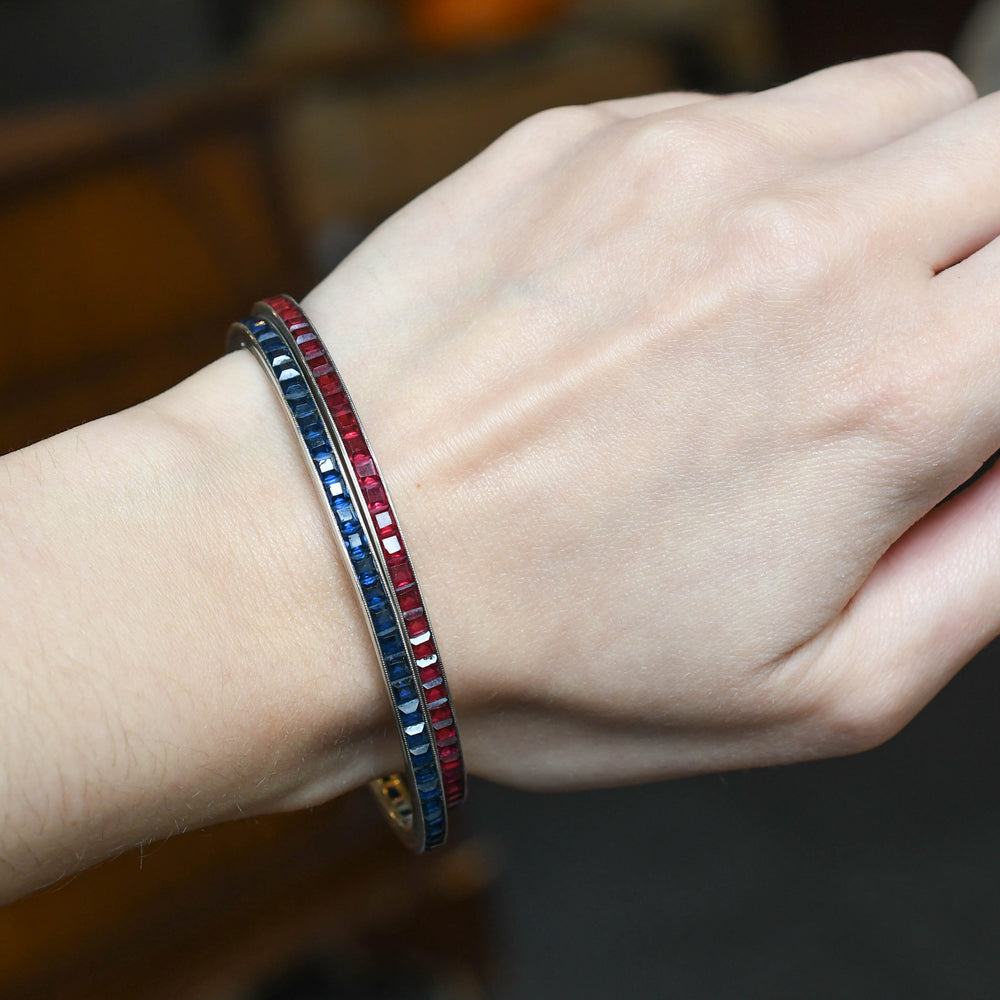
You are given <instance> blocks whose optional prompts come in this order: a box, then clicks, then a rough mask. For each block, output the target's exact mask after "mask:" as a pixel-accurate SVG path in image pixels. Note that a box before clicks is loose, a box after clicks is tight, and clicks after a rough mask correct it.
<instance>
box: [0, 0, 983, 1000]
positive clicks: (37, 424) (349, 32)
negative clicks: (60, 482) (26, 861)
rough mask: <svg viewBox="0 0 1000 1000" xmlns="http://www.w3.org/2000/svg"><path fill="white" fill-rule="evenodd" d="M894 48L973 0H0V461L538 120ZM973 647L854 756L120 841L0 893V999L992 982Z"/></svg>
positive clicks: (632, 992)
mask: <svg viewBox="0 0 1000 1000" xmlns="http://www.w3.org/2000/svg"><path fill="white" fill-rule="evenodd" d="M901 48H931V49H937V50H940V51H946V52H951V53H953V54H956V53H957V55H958V57H959V59H960V61H961V62H962V64H963V66H964V67H965V68H966V69H967V70H968V71H969V72H971V73H972V74H973V76H974V79H975V80H976V82H977V83H979V85H980V87H981V89H984V90H988V89H993V88H994V87H996V86H1000V69H998V67H1000V14H998V12H997V5H996V4H994V3H984V4H980V5H978V6H977V5H976V4H974V3H973V2H972V0H840V2H838V3H836V4H833V3H828V2H825V0H161V2H159V3H153V2H148V0H145V2H142V0H101V2H97V0H0V236H2V238H0V293H2V296H3V299H4V300H5V301H7V302H8V303H9V304H10V305H11V311H10V313H9V314H8V321H7V323H6V324H5V327H4V329H3V331H2V332H0V345H2V348H3V350H2V351H0V452H3V451H7V450H10V449H13V448H17V447H21V446H23V445H25V444H28V443H30V442H31V441H33V440H37V439H39V438H41V437H45V436H48V435H49V434H52V433H54V432H56V431H58V430H61V429H63V428H65V427H68V426H71V425H73V424H76V423H79V422H82V421H84V420H87V419H91V418H93V417H95V416H98V415H100V414H102V413H106V412H109V411H112V410H116V409H120V408H121V407H124V406H127V405H130V404H132V403H135V402H137V401H139V400H141V399H143V398H146V397H148V396H149V395H151V394H153V393H156V392H158V391H160V390H162V389H164V388H166V387H167V386H169V385H171V384H172V383H174V382H176V381H178V380H179V379H181V378H183V377H184V376H185V375H187V374H189V373H190V372H192V371H193V370H195V369H196V368H198V367H200V366H201V365H203V364H205V363H207V362H208V361H210V360H212V359H213V358H214V357H216V356H217V355H218V354H219V352H220V350H221V347H222V337H223V333H224V330H225V328H226V326H227V324H228V322H229V321H230V320H231V319H232V318H234V317H237V316H240V315H242V314H243V313H244V312H245V311H246V310H247V308H248V306H249V305H250V304H251V303H252V302H253V301H254V300H255V299H256V298H258V297H260V296H261V295H263V294H269V293H272V292H275V291H289V292H291V293H293V294H299V295H301V294H304V292H305V291H307V290H308V288H309V287H310V285H311V284H312V283H313V282H314V281H316V280H317V279H318V278H319V277H321V276H322V275H323V274H324V273H325V272H326V271H327V270H329V269H330V268H331V267H333V266H335V265H336V263H337V262H338V261H339V260H340V259H341V258H342V257H343V256H344V255H345V254H346V253H348V252H349V251H350V249H351V248H352V247H353V246H354V245H355V244H356V243H357V242H358V241H359V240H361V239H362V238H363V237H364V236H365V234H366V233H367V232H368V231H370V230H371V228H372V227H373V226H375V225H377V224H378V223H379V221H381V220H382V219H384V218H385V217H386V216H387V215H389V214H390V213H391V212H392V211H394V210H395V209H396V208H397V207H399V206H400V205H401V204H403V203H405V202H406V201H407V200H409V199H410V198H411V197H413V196H414V195H416V194H417V193H419V192H420V191H421V190H422V189H423V188H425V187H427V186H428V185H429V184H431V183H433V182H434V181H435V180H437V179H438V178H440V177H441V176H443V175H444V174H446V173H448V172H449V171H451V170H452V169H454V168H455V167H457V166H459V165H460V164H461V163H462V162H464V161H465V160H467V159H468V158H469V157H470V156H472V155H473V154H474V153H476V152H477V151H478V150H479V149H481V148H482V147H483V146H484V145H486V144H487V143H488V142H489V141H490V140H491V139H492V138H493V137H495V136H496V135H497V134H499V133H500V132H501V131H502V130H503V129H505V128H506V127H508V126H509V125H511V124H513V123H514V122H516V121H517V120H519V119H520V118H523V117H524V116H526V115H528V114H530V113H531V112H533V111H536V110H539V109H541V108H544V107H548V106H552V105H556V104H565V103H579V102H586V101H592V100H597V99H600V98H606V97H614V96H622V95H626V94H635V93H642V92H648V91H652V90H660V89H669V88H675V87H681V88H700V89H706V90H711V91H724V90H729V89H742V88H751V89H752V88H759V87H762V86H766V85H768V84H771V83H774V82H778V81H780V80H784V79H787V78H789V77H792V76H796V75H799V74H801V73H804V72H808V71H810V70H812V69H816V68H819V67H820V66H823V65H827V64H829V63H832V62H837V61H842V60H845V59H851V58H856V57H859V56H864V55H872V54H876V53H880V52H886V51H891V50H894V49H901ZM998 182H1000V181H998ZM995 661H996V654H995V651H992V650H987V651H986V652H985V653H984V654H982V655H981V656H980V657H979V658H978V659H977V660H976V661H974V662H973V663H972V664H971V665H970V666H969V667H968V668H967V669H966V670H965V671H964V672H963V674H962V675H961V676H960V677H959V678H958V680H957V681H956V682H955V683H954V684H953V685H951V686H950V687H949V688H948V690H946V691H945V692H944V693H943V694H942V695H941V696H940V697H939V698H938V699H937V700H936V701H935V702H934V704H933V705H932V706H931V707H930V708H928V709H927V710H926V711H925V712H924V713H923V714H922V715H921V716H920V718H919V719H917V721H916V722H915V723H914V724H913V725H912V726H910V727H909V728H908V729H907V730H906V731H905V732H904V733H903V734H902V735H901V736H899V737H898V738H897V739H895V740H893V741H892V742H891V743H890V744H889V745H887V746H886V747H884V748H882V749H880V750H877V751H874V752H872V753H869V754H866V755H863V756H861V757H857V758H851V759H847V760H843V761H833V762H825V763H819V764H810V765H803V766H799V767H789V768H783V769H774V770H768V771H757V772H748V773H739V774H733V775H725V776H715V777H710V778H699V779H692V780H687V781H679V782H673V783H670V784H662V785H655V786H647V787H643V788H635V789H624V790H612V791H606V792H593V793H587V794H565V795H544V796H543V795H529V794H524V793H518V792H514V791H510V790H508V789H503V788H498V787H494V786H489V785H486V784H484V783H482V782H476V783H474V784H473V786H472V793H471V797H470V803H469V805H468V806H467V807H466V808H465V809H464V811H463V815H462V817H461V819H460V821H459V823H458V830H457V831H456V834H455V835H454V837H453V840H454V844H453V846H451V847H449V848H448V849H447V850H446V851H444V852H440V853H439V855H437V856H431V857H427V858H411V857H408V856H407V855H405V854H404V852H403V851H402V850H401V849H400V848H398V847H397V845H396V843H395V842H394V840H393V839H392V836H391V834H390V833H389V832H388V830H387V829H384V828H383V826H382V824H381V821H380V819H379V818H378V817H377V815H376V813H375V810H374V807H373V806H372V804H371V803H370V802H369V801H368V800H367V797H366V795H365V793H360V794H357V795H352V796H348V797H346V798H345V799H343V800H341V801H338V802H335V803H332V804H331V805H330V806H328V807H325V808H323V809H317V810H314V811H311V812H308V813H303V814H299V815H295V816H283V817H276V818H272V819H263V820H256V821H252V822H246V823H241V824H233V825H231V826H227V827H220V828H216V829H212V830H208V831H201V832H197V833H191V834H186V835H184V836H179V837H176V838H174V839H172V840H170V841H168V842H166V843H163V844H155V845H151V846H149V847H148V848H146V849H144V850H143V851H141V852H139V851H137V852H134V853H132V854H129V855H126V856H125V857H123V858H119V859H118V860H116V861H114V862H111V863H109V864H106V865H104V866H102V867H101V868H99V869H97V870H94V871H91V872H87V873H84V874H82V875H79V876H77V877H75V878H73V879H71V880H69V881H68V882H67V883H65V884H63V885H60V886H57V887H55V888H53V889H50V890H47V891H45V892H43V893H40V894H37V895H35V896H33V897H31V898H29V899H26V900H23V901H21V902H19V903H16V904H14V905H12V906H9V907H6V908H3V909H0V997H2V998H4V1000H28V998H32V1000H34V998H42V997H44V998H59V1000H64V998H65V1000H98V998H101V1000H118V998H131V1000H161V998H162V1000H167V998H169V1000H324V998H334V997H335V998H343V1000H361V998H379V1000H396V998H399V1000H402V998H407V1000H409V998H428V1000H431V998H441V1000H444V998H454V1000H472V998H496V1000H508V998H509V1000H536V998H538V1000H541V998H562V997H573V998H578V1000H587V998H618V997H629V998H637V1000H644V998H679V1000H684V998H691V1000H701V998H705V1000H708V998H713V1000H727V998H733V1000H737V998H738V1000H755V998H762V1000H763V998H768V1000H776V998H786V997H787V998H808V1000H824V998H868V997H871V998H879V1000H888V998H897V997H899V998H904V997H905V998H910V1000H912V998H918V1000H919V998H924V997H927V998H934V1000H942V998H991V1000H995V998H997V997H998V996H1000V949H998V947H997V944H996V941H997V937H998V931H1000V903H998V900H1000V838H998V835H997V829H998V825H1000V805H998V804H997V801H996V800H997V796H996V795H995V793H994V788H995V783H996V782H997V781H998V778H1000V734H998V731H997V727H996V726H995V724H994V721H993V716H994V713H995V708H994V706H995V705H996V704H997V695H998V693H1000V691H998V687H1000V681H998V678H997V670H996V662H995Z"/></svg>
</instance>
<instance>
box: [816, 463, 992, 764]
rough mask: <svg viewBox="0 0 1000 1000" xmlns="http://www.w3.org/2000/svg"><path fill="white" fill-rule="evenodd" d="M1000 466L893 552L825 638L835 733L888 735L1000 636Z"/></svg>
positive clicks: (857, 740) (848, 739) (830, 722)
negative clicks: (999, 598) (999, 595)
mask: <svg viewBox="0 0 1000 1000" xmlns="http://www.w3.org/2000/svg"><path fill="white" fill-rule="evenodd" d="M998 593H1000V468H994V469H992V470H990V471H989V472H987V473H986V474H985V475H984V476H983V477H982V478H981V479H980V480H978V481H977V482H975V483H974V484H973V485H971V486H970V487H968V488H967V489H966V490H965V491H963V492H962V493H960V494H958V495H957V496H956V497H953V498H952V499H951V500H949V501H948V502H947V503H946V504H944V505H943V506H941V507H938V508H936V509H935V510H933V511H932V512H931V513H930V514H928V515H927V516H926V517H925V518H924V519H923V520H921V521H920V522H918V523H917V524H916V525H915V526H914V527H913V528H911V529H910V530H909V531H908V532H907V533H906V534H905V535H904V536H903V537H902V538H901V539H900V540H899V541H898V542H897V543H896V545H895V546H893V548H891V549H890V550H889V552H887V553H886V554H885V555H884V556H883V557H882V559H881V560H880V561H879V563H878V564H877V565H876V567H875V570H874V571H873V572H872V574H871V576H870V577H869V578H868V580H867V582H866V583H865V584H864V586H863V587H862V589H861V590H860V591H859V593H858V594H857V595H856V597H855V599H854V600H853V601H852V602H851V604H850V606H849V607H848V608H847V610H846V611H845V612H844V614H843V616H842V617H841V619H840V621H839V623H838V624H837V626H836V627H835V629H834V631H833V632H832V634H831V635H830V636H829V638H828V639H827V640H826V641H825V644H824V647H823V653H822V657H821V660H822V663H821V667H822V669H824V670H827V669H828V670H829V672H828V675H827V676H828V677H829V680H828V681H827V682H826V684H827V690H826V692H825V695H826V696H825V697H824V698H821V699H820V703H821V704H823V705H824V706H825V708H823V709H821V710H820V715H821V716H825V718H826V723H827V726H826V728H827V730H828V733H829V736H830V737H831V738H832V739H833V740H834V741H836V740H840V741H842V742H843V743H844V746H843V747H841V750H842V751H843V752H855V751H858V750H863V749H867V748H868V747H869V746H875V745H877V744H878V743H881V742H884V741H885V740H886V739H888V738H889V737H890V736H892V735H893V734H894V733H895V732H896V731H897V730H898V729H900V728H901V727H902V726H903V725H905V723H906V722H908V721H909V720H910V719H911V718H912V717H913V716H914V715H916V714H917V712H919V711H920V709H921V708H923V706H924V705H926V704H927V702H928V701H930V699H931V698H932V697H933V696H934V695H935V694H936V693H937V692H938V691H939V690H940V689H941V688H942V687H943V686H944V685H945V684H946V683H947V682H948V681H949V680H950V679H951V677H952V676H953V675H954V674H955V673H957V672H958V671H959V670H960V669H961V668H962V666H964V665H965V663H967V662H968V661H969V660H970V659H971V658H972V657H973V656H974V655H975V654H976V653H977V652H978V651H979V650H980V649H982V648H983V647H984V646H985V645H986V644H987V643H988V642H990V641H991V640H992V639H993V638H995V637H996V636H997V634H998V633H1000V600H998V599H997V594H998Z"/></svg>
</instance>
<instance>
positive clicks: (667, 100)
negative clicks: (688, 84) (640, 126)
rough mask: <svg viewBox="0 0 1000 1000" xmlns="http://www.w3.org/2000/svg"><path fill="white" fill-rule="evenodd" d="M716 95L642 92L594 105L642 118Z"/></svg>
mask: <svg viewBox="0 0 1000 1000" xmlns="http://www.w3.org/2000/svg"><path fill="white" fill-rule="evenodd" d="M717 100H719V98H718V97H715V96H713V95H711V94H699V93H695V92H692V91H672V92H670V93H668V94H643V95H642V96H640V97H621V98H617V99H616V100H613V101H598V102H597V103H596V104H595V105H594V106H595V107H597V108H601V109H603V110H604V111H610V112H611V114H613V115H618V116H619V117H621V118H642V117H643V116H644V115H655V114H659V113H660V112H663V111H673V110H674V109H675V108H685V107H688V106H689V105H691V104H703V103H705V102H706V101H717Z"/></svg>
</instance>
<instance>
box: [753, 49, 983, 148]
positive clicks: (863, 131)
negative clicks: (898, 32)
mask: <svg viewBox="0 0 1000 1000" xmlns="http://www.w3.org/2000/svg"><path fill="white" fill-rule="evenodd" d="M975 99H976V90H975V87H973V85H972V83H971V82H970V81H969V79H968V78H967V77H966V76H965V75H964V74H963V73H962V72H961V71H960V70H959V69H958V68H957V67H956V66H955V64H954V63H952V62H951V60H949V59H947V58H946V57H945V56H942V55H938V54H937V53H935V52H901V53H897V54H895V55H890V56H880V57H878V58H875V59H864V60H860V61H858V62H853V63H845V64H843V65H840V66H833V67H831V68H830V69H824V70H820V71H819V72H817V73H812V74H810V75H809V76H805V77H802V78H801V79H799V80H794V81H793V82H791V83H787V84H784V85H782V86H780V87H775V88H773V89H772V90H768V91H764V92H763V93H761V94H757V95H753V96H752V97H750V98H748V99H747V107H748V109H749V107H750V105H749V101H750V100H752V101H754V102H755V108H756V109H758V110H757V111H756V112H755V113H756V114H760V115H764V116H766V119H767V121H768V122H769V123H770V127H772V128H776V129H779V130H781V131H783V132H785V133H786V134H787V136H788V138H789V139H790V140H791V141H793V142H795V143H797V144H798V145H799V146H800V147H801V148H803V149H805V150H807V151H809V152H811V153H812V154H813V155H816V156H820V157H831V158H836V157H847V156H856V155H859V154H862V153H865V152H868V151H869V150H872V149H877V148H879V147H881V146H884V145H886V144H888V143H890V142H894V141H895V140H897V139H899V138H900V137H902V136H905V135H908V134H910V133H911V132H913V131H914V130H916V129H919V128H921V127H923V126H924V125H926V124H927V123H929V122H933V121H935V120H937V119H938V118H940V117H941V116H942V115H946V114H948V113H949V112H952V111H954V110H955V109H956V108H960V107H963V106H965V105H967V104H970V103H971V102H973V101H974V100H975ZM734 100H738V101H743V100H744V98H743V97H742V95H741V96H739V97H737V98H735V99H734Z"/></svg>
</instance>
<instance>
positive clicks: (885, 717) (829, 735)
mask: <svg viewBox="0 0 1000 1000" xmlns="http://www.w3.org/2000/svg"><path fill="white" fill-rule="evenodd" d="M910 717H911V713H910V712H909V710H908V708H907V705H906V703H905V700H904V699H903V698H902V697H901V692H899V691H898V690H897V685H896V684H895V683H894V675H893V673H892V672H891V671H883V672H882V674H881V675H880V676H865V677H859V676H857V675H851V676H849V677H847V678H844V677H840V678H838V679H837V680H836V681H835V682H832V683H830V684H828V685H827V686H826V687H825V689H824V690H823V691H822V692H821V693H820V694H819V695H818V697H816V699H815V700H814V702H813V706H812V712H811V715H810V718H809V724H810V726H811V728H812V729H813V730H814V732H815V735H816V737H817V739H818V742H819V748H820V751H821V755H822V756H831V757H837V756H846V755H848V754H854V753H863V752H864V751H866V750H872V749H874V748H875V747H877V746H881V745H882V744H883V743H886V742H888V741H889V740H890V739H892V738H893V737H894V736H895V735H896V734H897V733H898V732H899V731H900V730H901V729H902V728H903V727H904V726H905V725H906V723H907V722H909V721H910Z"/></svg>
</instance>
